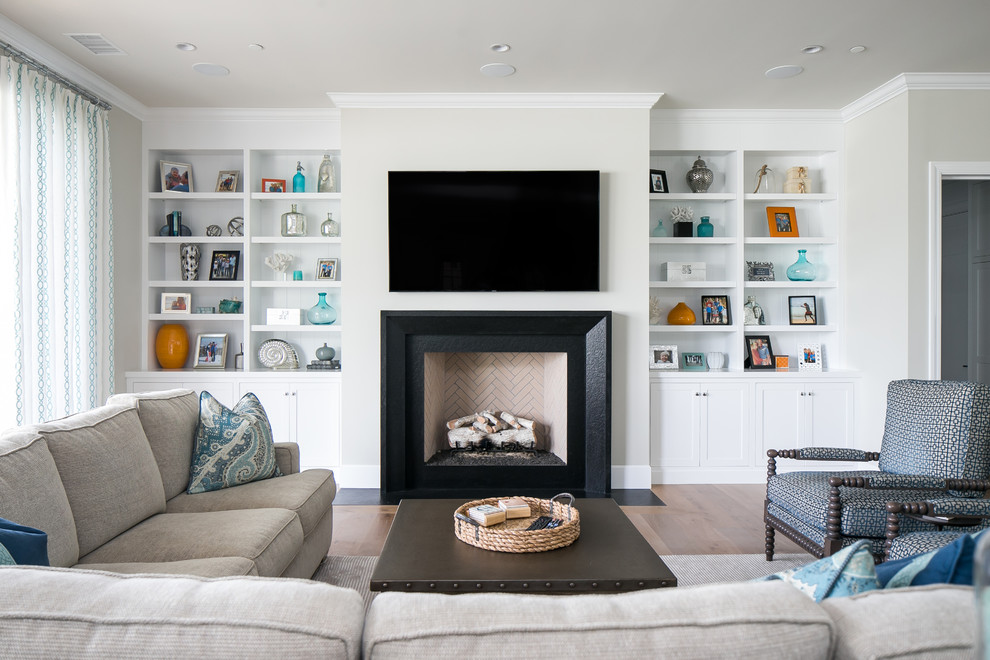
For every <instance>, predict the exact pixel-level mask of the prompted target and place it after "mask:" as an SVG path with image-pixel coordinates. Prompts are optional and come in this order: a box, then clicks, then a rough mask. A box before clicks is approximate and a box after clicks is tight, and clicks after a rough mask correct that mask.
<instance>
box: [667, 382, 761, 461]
mask: <svg viewBox="0 0 990 660" xmlns="http://www.w3.org/2000/svg"><path fill="white" fill-rule="evenodd" d="M751 410H752V386H751V385H750V384H749V383H746V382H739V381H726V382H714V381H704V382H669V383H667V382H660V383H656V382H655V383H651V384H650V442H651V446H650V455H651V459H650V463H651V464H652V465H655V466H660V467H693V466H704V467H734V466H744V465H748V464H749V459H748V453H749V452H748V447H749V438H750V436H751V431H750V429H751V420H752V415H751V412H750V411H751Z"/></svg>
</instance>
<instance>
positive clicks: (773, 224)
mask: <svg viewBox="0 0 990 660" xmlns="http://www.w3.org/2000/svg"><path fill="white" fill-rule="evenodd" d="M767 226H768V227H769V229H770V235H771V236H777V237H782V238H798V237H799V235H798V224H797V212H796V211H795V210H794V207H793V206H768V207H767Z"/></svg>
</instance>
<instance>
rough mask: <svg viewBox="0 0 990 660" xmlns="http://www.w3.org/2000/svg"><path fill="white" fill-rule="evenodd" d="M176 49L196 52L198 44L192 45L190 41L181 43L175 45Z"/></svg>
mask: <svg viewBox="0 0 990 660" xmlns="http://www.w3.org/2000/svg"><path fill="white" fill-rule="evenodd" d="M175 47H176V48H178V49H179V50H196V44H191V43H189V42H188V41H180V42H179V43H177V44H175Z"/></svg>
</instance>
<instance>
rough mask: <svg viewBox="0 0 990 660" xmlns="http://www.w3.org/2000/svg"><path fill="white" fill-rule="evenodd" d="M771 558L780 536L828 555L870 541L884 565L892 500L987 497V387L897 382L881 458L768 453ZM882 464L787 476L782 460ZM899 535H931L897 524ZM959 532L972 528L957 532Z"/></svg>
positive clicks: (923, 527)
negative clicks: (779, 462) (780, 470)
mask: <svg viewBox="0 0 990 660" xmlns="http://www.w3.org/2000/svg"><path fill="white" fill-rule="evenodd" d="M767 456H769V461H768V462H767V497H766V503H765V506H764V515H763V520H764V522H765V523H766V557H767V560H768V561H770V560H772V559H773V549H774V534H775V532H776V531H779V532H780V533H782V534H783V535H784V536H786V537H787V538H789V539H791V540H793V541H794V542H795V543H797V544H798V545H800V546H801V547H802V548H804V549H805V550H807V551H808V552H810V553H811V554H813V555H815V556H816V557H825V556H828V555H831V554H833V553H834V552H837V551H838V550H840V549H842V548H844V547H845V546H847V545H851V544H852V543H854V542H856V541H858V540H859V539H869V540H870V541H871V543H872V551H873V554H874V556H875V557H877V558H878V559H881V560H882V558H883V555H884V543H885V540H886V531H887V530H886V526H887V513H888V511H887V503H888V502H922V501H924V502H938V501H940V500H946V499H950V498H951V499H955V500H957V501H958V500H959V499H964V500H965V499H973V498H982V497H984V496H985V494H986V491H988V490H990V387H987V386H986V385H983V384H980V383H969V382H955V381H938V380H934V381H929V380H897V381H893V382H891V383H890V385H889V386H888V387H887V413H886V423H885V425H884V433H883V440H882V442H881V445H880V451H879V452H868V451H861V450H858V449H844V448H825V447H811V448H806V449H785V450H776V449H770V450H768V451H767ZM778 458H787V459H795V460H799V461H808V460H816V461H844V462H846V461H878V466H877V467H878V468H879V469H873V470H856V471H833V472H784V473H781V474H777V459H778ZM899 523H900V533H901V534H907V533H909V532H915V531H930V530H931V529H932V527H931V525H930V524H929V523H926V522H924V521H921V520H916V519H913V518H910V517H903V516H902V517H901V518H900V519H899ZM957 531H960V532H961V531H972V530H964V529H957Z"/></svg>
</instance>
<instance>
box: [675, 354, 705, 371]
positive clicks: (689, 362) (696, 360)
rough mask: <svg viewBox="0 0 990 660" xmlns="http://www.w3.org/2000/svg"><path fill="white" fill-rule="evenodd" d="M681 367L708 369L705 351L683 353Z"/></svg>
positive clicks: (686, 369)
mask: <svg viewBox="0 0 990 660" xmlns="http://www.w3.org/2000/svg"><path fill="white" fill-rule="evenodd" d="M681 369H683V370H684V371H706V370H707V369H708V363H707V362H706V361H705V354H704V353H681Z"/></svg>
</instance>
